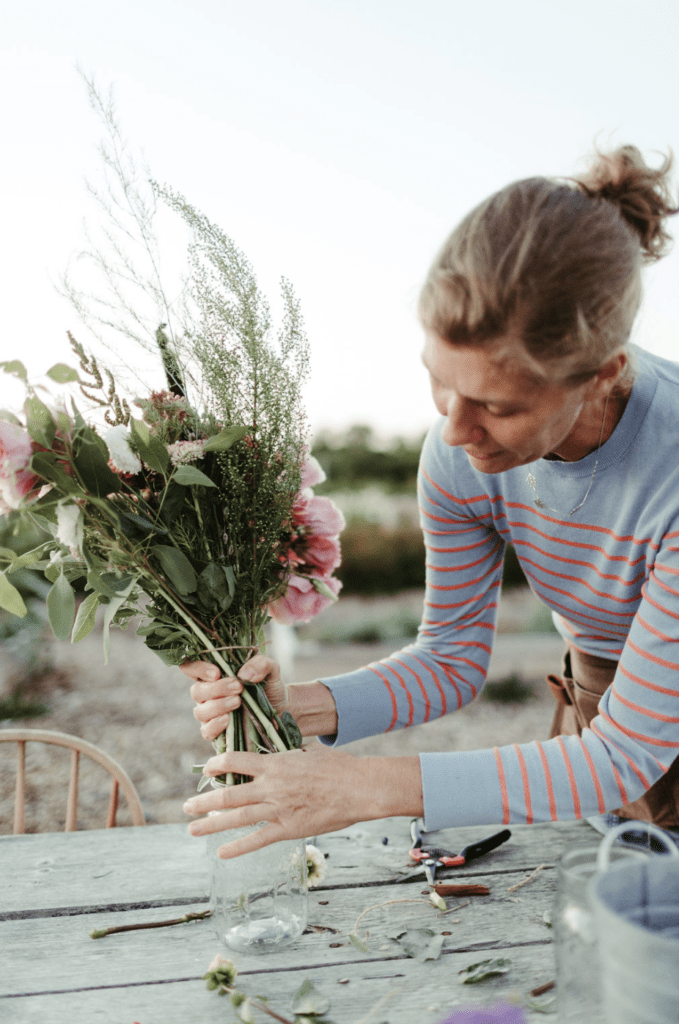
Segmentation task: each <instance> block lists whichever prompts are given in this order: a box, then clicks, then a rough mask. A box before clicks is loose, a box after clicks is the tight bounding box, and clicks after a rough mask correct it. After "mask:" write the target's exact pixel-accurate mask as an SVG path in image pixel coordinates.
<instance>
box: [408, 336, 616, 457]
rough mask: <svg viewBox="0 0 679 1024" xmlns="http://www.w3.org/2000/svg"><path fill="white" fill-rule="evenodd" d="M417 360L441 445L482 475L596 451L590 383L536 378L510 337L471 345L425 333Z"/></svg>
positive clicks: (515, 340)
mask: <svg viewBox="0 0 679 1024" xmlns="http://www.w3.org/2000/svg"><path fill="white" fill-rule="evenodd" d="M422 361H423V362H424V365H425V366H426V368H427V370H428V371H429V376H430V379H431V390H432V395H433V398H434V403H435V405H436V408H437V409H438V411H439V412H440V414H441V415H442V416H445V418H446V423H445V425H444V428H443V433H442V438H443V440H444V441H445V443H446V444H449V445H451V446H455V447H458V446H459V447H461V448H464V450H465V453H466V454H467V457H468V458H469V461H470V462H471V464H472V466H474V468H475V469H478V470H480V471H481V472H482V473H502V472H504V471H505V470H508V469H512V468H513V467H514V466H523V465H526V464H527V463H529V462H534V461H535V460H536V459H539V458H542V456H543V455H547V454H548V453H549V452H555V453H557V454H561V455H562V457H563V458H566V459H568V460H571V459H578V458H582V457H584V455H586V454H588V452H589V451H591V450H592V446H594V447H596V444H597V440H598V436H599V432H598V431H597V430H596V420H592V422H590V417H589V416H588V411H589V410H588V399H589V396H590V395H591V393H592V390H593V389H592V382H591V381H590V382H588V383H587V384H580V385H578V386H577V387H575V388H564V387H561V386H558V385H555V384H549V383H547V382H546V381H545V380H543V379H542V378H538V377H536V376H535V375H534V374H532V373H531V371H530V367H529V365H528V363H527V362H526V357H525V355H524V352H523V348H522V346H521V342H520V341H518V340H517V339H513V338H511V337H502V338H499V339H498V341H497V342H496V343H494V344H489V345H488V346H483V347H478V348H471V347H464V346H454V345H450V344H448V343H447V342H445V341H443V340H442V339H441V338H439V337H438V336H437V335H435V334H431V333H427V335H426V342H425V346H424V351H423V353H422ZM598 422H599V425H600V424H601V419H600V418H599V419H598ZM592 427H594V429H595V431H596V433H597V437H595V438H594V441H593V443H592V440H591V437H592ZM559 449H561V451H559Z"/></svg>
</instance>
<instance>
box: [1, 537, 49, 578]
mask: <svg viewBox="0 0 679 1024" xmlns="http://www.w3.org/2000/svg"><path fill="white" fill-rule="evenodd" d="M51 543H52V542H51V541H46V543H45V544H41V545H40V547H38V548H33V550H32V551H26V552H24V554H23V555H16V554H15V553H14V552H13V551H12V552H9V549H7V548H3V549H2V554H4V553H5V552H6V551H7V552H8V553H11V554H13V555H14V559H13V561H12V572H14V570H15V569H22V568H23V567H24V566H25V565H35V563H36V562H39V561H40V559H41V558H42V553H43V551H44V550H45V548H46V547H48V546H49V545H50V544H51Z"/></svg>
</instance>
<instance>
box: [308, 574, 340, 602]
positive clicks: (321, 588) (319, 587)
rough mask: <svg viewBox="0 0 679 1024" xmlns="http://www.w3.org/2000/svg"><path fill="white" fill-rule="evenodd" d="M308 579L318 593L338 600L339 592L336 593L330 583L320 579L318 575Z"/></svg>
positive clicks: (332, 599)
mask: <svg viewBox="0 0 679 1024" xmlns="http://www.w3.org/2000/svg"><path fill="white" fill-rule="evenodd" d="M308 579H309V580H310V582H311V585H312V587H313V588H314V590H315V591H316V593H317V594H322V595H323V597H329V598H330V600H331V601H336V600H337V594H335V593H334V592H333V591H332V590H331V589H330V587H329V586H328V584H327V583H324V582H323V580H319V579H318V578H317V577H316V576H309V577H308Z"/></svg>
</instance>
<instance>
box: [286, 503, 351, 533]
mask: <svg viewBox="0 0 679 1024" xmlns="http://www.w3.org/2000/svg"><path fill="white" fill-rule="evenodd" d="M296 512H297V507H295V514H296ZM300 522H301V523H302V524H303V525H304V526H305V527H306V529H307V530H308V531H309V532H310V533H320V534H322V535H323V536H324V537H336V536H337V534H338V533H341V532H342V530H343V529H344V527H345V526H346V523H345V521H344V516H343V515H342V513H341V512H340V510H339V509H338V508H337V505H335V503H334V502H333V501H331V500H330V498H323V497H316V496H314V497H313V498H308V499H307V501H306V506H305V508H304V510H303V512H302V515H301V516H300Z"/></svg>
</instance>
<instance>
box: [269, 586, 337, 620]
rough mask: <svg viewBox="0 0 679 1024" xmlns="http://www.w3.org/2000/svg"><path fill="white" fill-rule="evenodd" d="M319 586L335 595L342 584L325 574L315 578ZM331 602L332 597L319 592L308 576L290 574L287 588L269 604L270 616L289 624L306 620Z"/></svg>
mask: <svg viewBox="0 0 679 1024" xmlns="http://www.w3.org/2000/svg"><path fill="white" fill-rule="evenodd" d="M317 583H318V584H320V585H321V586H324V587H327V588H329V590H331V591H332V593H333V594H334V595H335V597H336V596H337V594H339V591H340V587H341V586H342V584H341V583H340V581H339V580H336V579H334V578H333V577H332V576H326V577H324V578H323V579H319V580H317ZM332 603H333V598H332V597H328V596H327V594H319V592H318V591H317V590H316V587H315V586H314V584H313V580H312V578H311V577H309V576H291V577H290V579H289V581H288V589H287V590H286V591H285V593H284V594H283V596H282V597H279V598H277V600H275V601H274V602H273V604H271V605H269V612H270V614H271V617H272V618H273V619H275V620H276V622H281V623H282V624H283V625H285V626H291V625H292V624H293V623H294V622H308V621H309V619H312V618H313V617H314V615H318V613H319V612H320V611H323V609H324V608H326V607H327V605H329V604H332Z"/></svg>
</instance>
